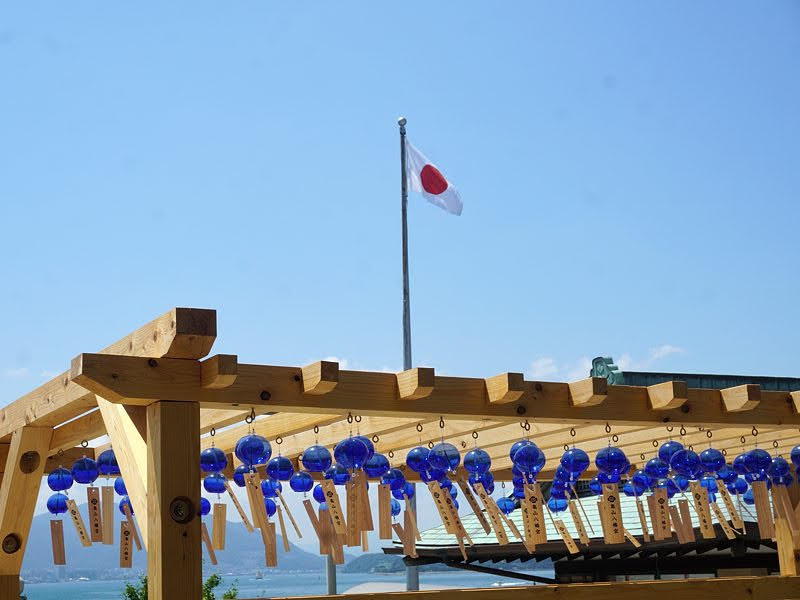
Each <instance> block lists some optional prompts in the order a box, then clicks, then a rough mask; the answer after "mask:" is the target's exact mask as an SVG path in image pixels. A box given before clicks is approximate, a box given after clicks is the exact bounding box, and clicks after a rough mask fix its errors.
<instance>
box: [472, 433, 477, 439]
mask: <svg viewBox="0 0 800 600" xmlns="http://www.w3.org/2000/svg"><path fill="white" fill-rule="evenodd" d="M472 439H473V440H477V439H478V432H477V431H473V432H472Z"/></svg>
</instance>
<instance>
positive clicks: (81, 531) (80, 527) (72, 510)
mask: <svg viewBox="0 0 800 600" xmlns="http://www.w3.org/2000/svg"><path fill="white" fill-rule="evenodd" d="M126 506H127V504H126ZM67 512H68V513H69V516H70V518H71V519H72V524H73V525H75V531H76V532H77V533H78V539H79V540H80V542H81V545H82V546H91V545H92V540H91V539H89V532H88V531H86V525H85V524H84V522H83V517H82V516H81V512H80V511H79V510H78V505H77V503H76V502H75V500H72V499H69V500H67Z"/></svg>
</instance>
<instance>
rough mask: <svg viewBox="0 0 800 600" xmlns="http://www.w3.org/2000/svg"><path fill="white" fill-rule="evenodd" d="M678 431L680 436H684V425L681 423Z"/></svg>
mask: <svg viewBox="0 0 800 600" xmlns="http://www.w3.org/2000/svg"><path fill="white" fill-rule="evenodd" d="M678 433H680V434H681V436H684V435H686V427H684V426H683V425H681V429H680V431H679V432H678Z"/></svg>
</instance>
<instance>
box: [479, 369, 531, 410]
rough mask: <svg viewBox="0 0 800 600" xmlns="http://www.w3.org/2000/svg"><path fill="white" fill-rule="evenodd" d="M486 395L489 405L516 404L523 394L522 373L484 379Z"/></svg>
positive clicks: (523, 380) (523, 381) (501, 374)
mask: <svg viewBox="0 0 800 600" xmlns="http://www.w3.org/2000/svg"><path fill="white" fill-rule="evenodd" d="M486 393H487V394H488V396H489V403H490V404H509V403H510V402H517V401H518V400H519V399H520V398H522V394H524V393H525V378H524V377H523V375H522V373H500V374H499V375H495V376H494V377H489V378H487V379H486Z"/></svg>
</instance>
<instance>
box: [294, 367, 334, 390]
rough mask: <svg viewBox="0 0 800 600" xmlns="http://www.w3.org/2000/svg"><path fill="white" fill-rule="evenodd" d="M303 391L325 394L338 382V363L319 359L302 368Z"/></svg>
mask: <svg viewBox="0 0 800 600" xmlns="http://www.w3.org/2000/svg"><path fill="white" fill-rule="evenodd" d="M302 378H303V392H304V393H306V394H327V393H328V392H331V391H333V388H335V387H336V385H337V384H338V383H339V363H338V362H333V361H330V360H320V361H317V362H315V363H311V364H310V365H306V366H305V367H303V370H302Z"/></svg>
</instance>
